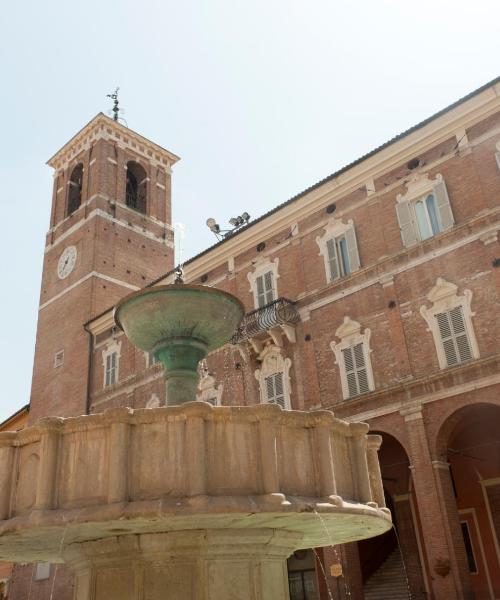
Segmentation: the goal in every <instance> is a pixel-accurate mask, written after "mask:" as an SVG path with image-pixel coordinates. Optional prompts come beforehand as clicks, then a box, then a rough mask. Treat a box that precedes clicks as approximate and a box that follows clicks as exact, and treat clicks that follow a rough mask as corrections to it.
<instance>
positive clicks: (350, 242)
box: [345, 227, 360, 272]
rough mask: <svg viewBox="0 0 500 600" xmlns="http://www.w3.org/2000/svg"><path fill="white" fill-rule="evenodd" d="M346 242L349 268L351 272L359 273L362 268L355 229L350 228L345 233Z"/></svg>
mask: <svg viewBox="0 0 500 600" xmlns="http://www.w3.org/2000/svg"><path fill="white" fill-rule="evenodd" d="M345 241H346V243H347V253H348V254H349V266H350V268H351V272H352V271H357V270H358V269H359V267H360V262H359V252H358V244H357V241H356V232H355V231H354V227H349V229H348V230H347V231H346V232H345Z"/></svg>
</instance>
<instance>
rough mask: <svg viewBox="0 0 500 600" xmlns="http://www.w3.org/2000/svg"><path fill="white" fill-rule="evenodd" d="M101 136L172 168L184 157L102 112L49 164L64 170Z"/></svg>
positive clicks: (49, 161) (53, 157) (51, 159)
mask: <svg viewBox="0 0 500 600" xmlns="http://www.w3.org/2000/svg"><path fill="white" fill-rule="evenodd" d="M99 139H107V140H113V141H115V142H116V143H117V144H118V145H119V146H121V147H123V148H129V149H130V150H132V151H133V152H135V153H137V154H142V155H143V156H144V158H146V159H147V160H155V161H156V162H158V163H161V164H163V165H165V166H166V167H171V166H172V165H173V164H175V163H176V162H177V161H178V160H180V158H179V157H178V156H176V155H175V154H173V153H172V152H169V151H168V150H165V148H162V147H161V146H159V145H158V144H155V143H154V142H152V141H151V140H148V139H147V138H145V137H143V136H142V135H140V134H139V133H136V132H135V131H133V130H132V129H129V128H128V127H125V126H124V125H122V124H121V123H119V122H117V121H114V120H113V119H110V118H109V117H107V116H106V115H105V114H103V113H102V112H100V113H98V114H97V115H96V116H95V117H94V118H93V119H92V120H91V121H89V122H88V123H87V124H86V125H85V126H84V127H83V128H82V129H80V131H79V132H78V133H76V134H75V135H74V136H73V137H72V138H71V139H70V140H69V141H68V142H66V144H64V146H63V147H62V148H61V149H60V150H59V151H58V152H56V153H55V154H54V156H52V157H51V158H50V159H49V160H48V161H47V164H48V165H49V166H50V167H53V168H54V169H60V168H61V167H63V166H64V165H65V164H67V163H68V162H69V161H71V160H72V159H74V158H75V157H76V156H77V155H78V154H80V152H81V151H82V150H85V149H86V148H87V147H89V146H90V144H91V143H93V142H95V141H97V140H99Z"/></svg>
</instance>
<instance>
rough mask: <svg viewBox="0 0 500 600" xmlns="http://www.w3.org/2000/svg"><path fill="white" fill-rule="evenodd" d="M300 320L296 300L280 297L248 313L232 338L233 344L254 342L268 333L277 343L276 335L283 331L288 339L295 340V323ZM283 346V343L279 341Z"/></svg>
mask: <svg viewBox="0 0 500 600" xmlns="http://www.w3.org/2000/svg"><path fill="white" fill-rule="evenodd" d="M299 320H300V315H299V311H298V310H297V307H296V304H295V302H293V301H292V300H288V299H287V298H278V299H277V300H274V301H273V302H270V303H269V304H266V306H263V307H262V308H256V309H255V310H252V311H251V312H249V313H247V314H246V315H245V317H244V318H243V321H242V322H241V325H240V326H239V327H238V329H237V330H236V331H235V332H234V334H233V337H232V338H231V343H232V344H240V343H241V342H245V341H250V342H251V343H252V344H253V343H254V340H255V338H256V337H261V336H262V335H261V334H263V335H265V334H268V335H270V336H271V338H273V340H274V342H275V343H276V339H275V338H276V336H277V335H279V337H281V335H280V333H281V332H283V333H285V335H286V336H287V338H288V340H289V341H291V342H295V328H294V325H295V324H296V323H298V322H299ZM277 345H279V346H281V343H277Z"/></svg>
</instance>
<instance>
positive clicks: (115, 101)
mask: <svg viewBox="0 0 500 600" xmlns="http://www.w3.org/2000/svg"><path fill="white" fill-rule="evenodd" d="M119 89H120V88H119V87H117V88H116V90H115V91H114V92H113V93H112V94H106V98H111V100H113V108H112V111H113V120H114V121H118V113H119V112H120V109H119V108H118V90H119Z"/></svg>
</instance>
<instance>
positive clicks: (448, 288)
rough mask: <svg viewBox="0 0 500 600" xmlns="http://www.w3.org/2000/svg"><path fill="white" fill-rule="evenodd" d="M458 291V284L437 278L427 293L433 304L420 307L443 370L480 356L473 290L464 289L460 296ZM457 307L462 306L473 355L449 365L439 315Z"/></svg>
mask: <svg viewBox="0 0 500 600" xmlns="http://www.w3.org/2000/svg"><path fill="white" fill-rule="evenodd" d="M457 291H458V286H457V285H455V284H454V283H450V282H449V281H446V280H445V279H443V278H442V277H438V278H437V280H436V284H435V285H434V287H433V288H432V289H431V291H430V292H429V293H428V294H427V300H428V301H429V302H431V303H432V306H430V307H427V306H426V305H425V304H424V305H422V306H421V307H420V314H421V315H422V317H423V318H424V319H425V322H426V323H427V331H428V332H430V333H431V334H432V336H433V340H434V346H435V348H436V353H437V358H438V363H439V368H440V369H441V370H443V369H450V368H454V367H459V366H460V365H463V364H466V363H467V362H470V361H471V360H475V359H477V358H479V356H480V355H479V347H478V344H477V340H476V336H475V333H474V327H473V323H472V317H474V316H475V314H476V313H474V312H472V310H471V302H472V292H471V290H464V292H463V295H462V296H459V295H458V294H457ZM457 307H461V308H462V316H463V321H464V326H465V332H466V334H467V339H468V342H469V347H470V351H471V355H472V356H471V358H470V359H467V360H463V361H458V362H457V363H455V364H452V365H449V364H448V359H447V357H446V352H445V348H444V343H443V337H442V334H441V330H440V328H439V323H438V319H437V315H438V314H441V313H448V312H450V311H451V310H453V309H454V308H457Z"/></svg>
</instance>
